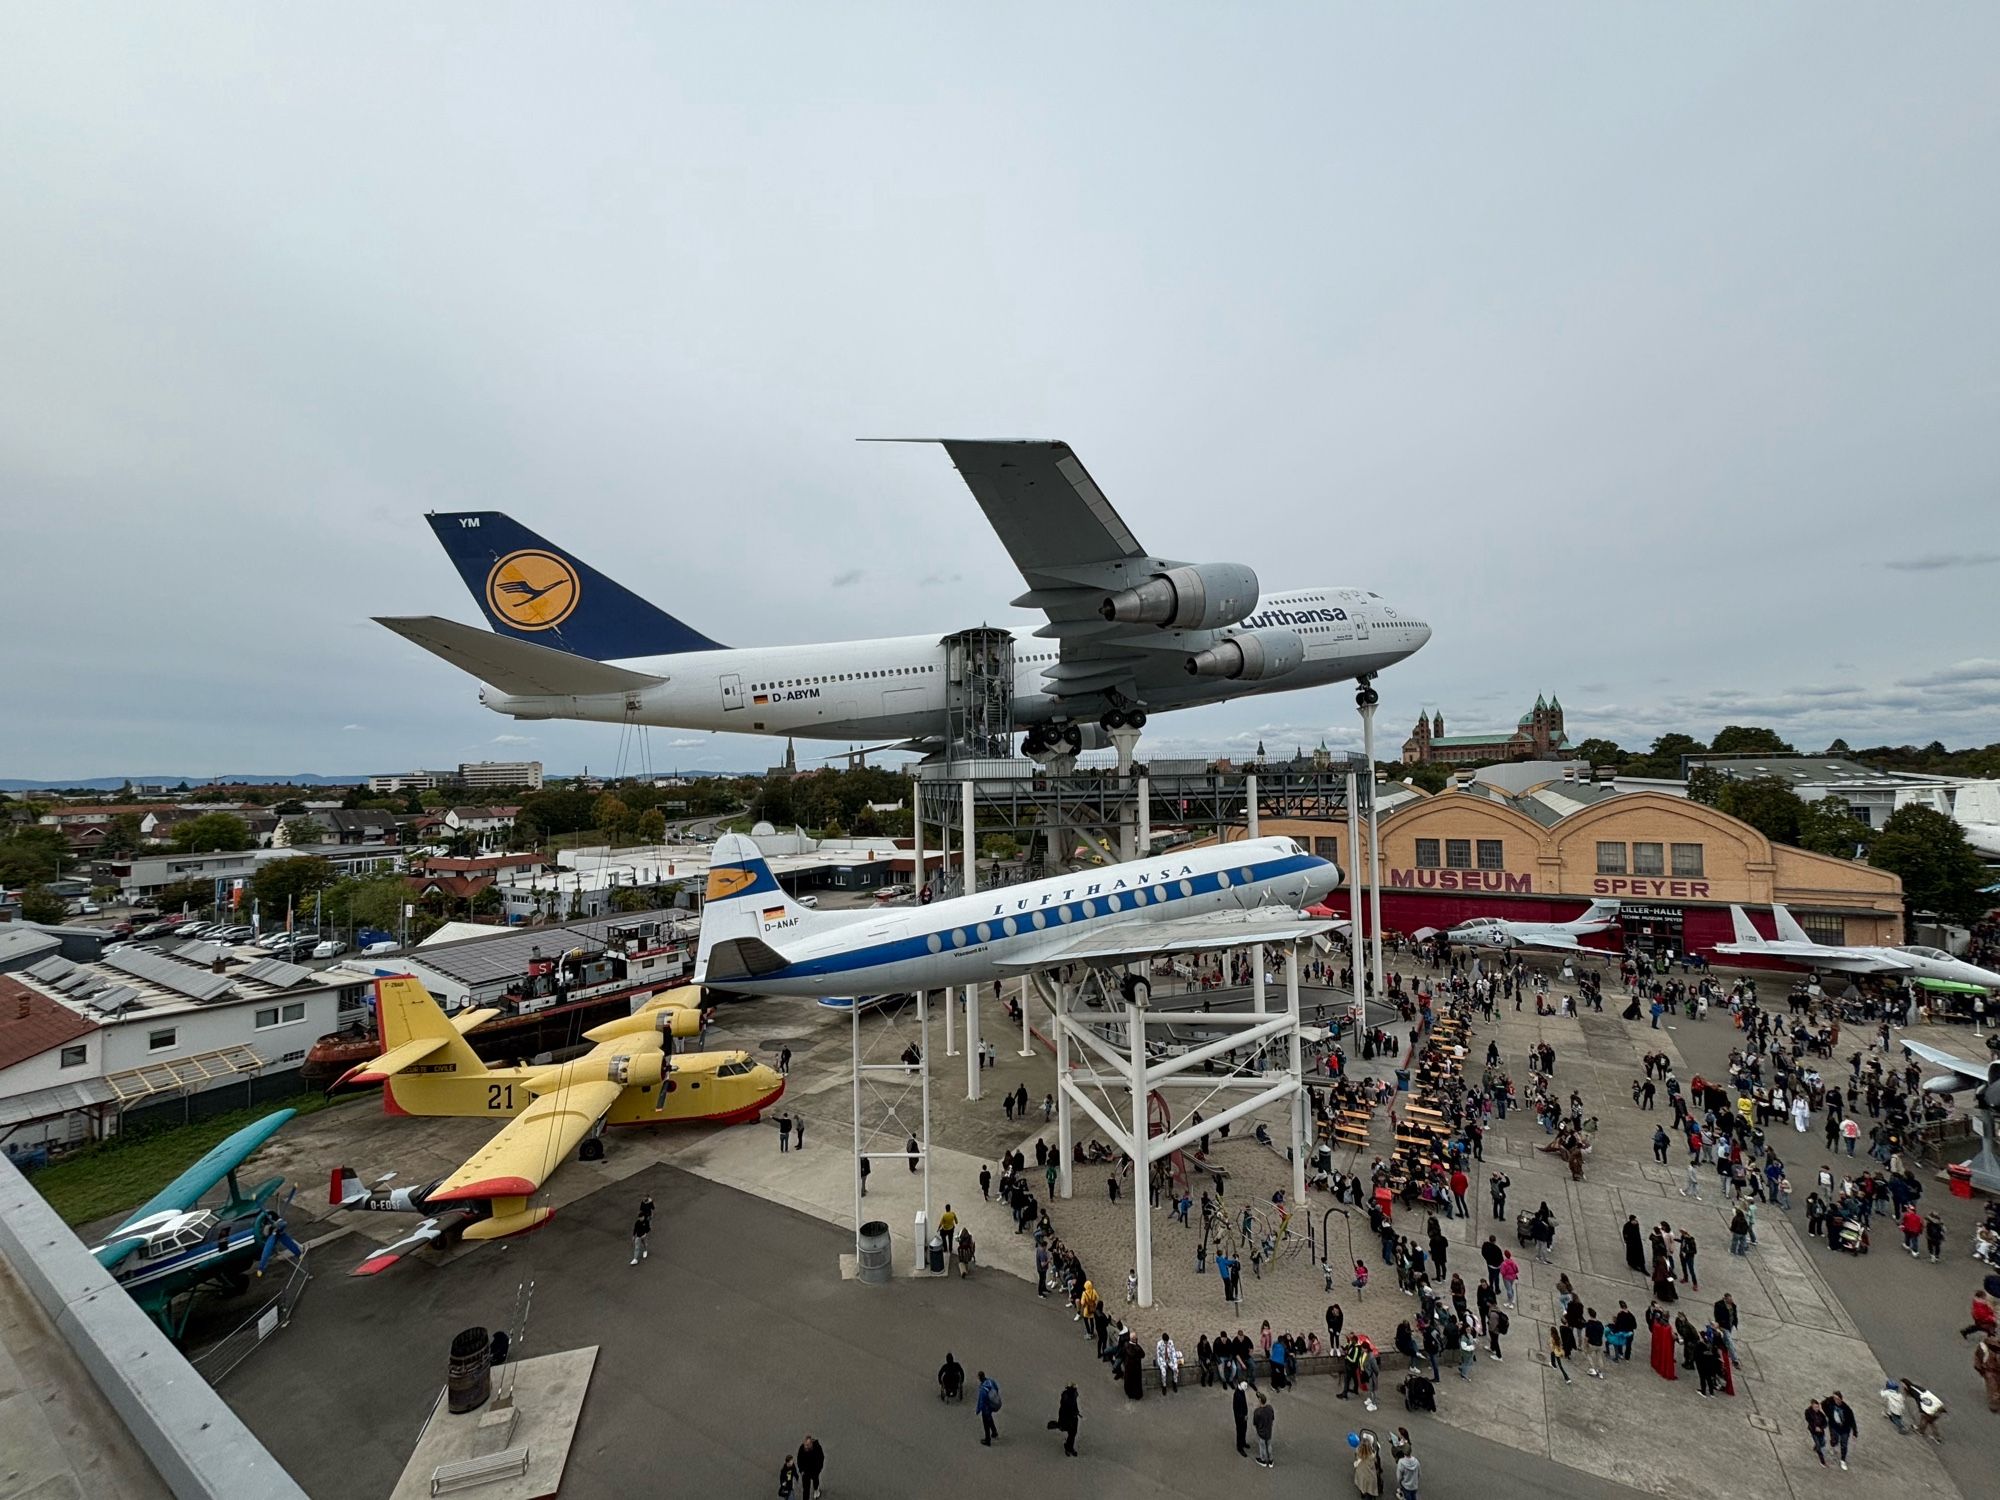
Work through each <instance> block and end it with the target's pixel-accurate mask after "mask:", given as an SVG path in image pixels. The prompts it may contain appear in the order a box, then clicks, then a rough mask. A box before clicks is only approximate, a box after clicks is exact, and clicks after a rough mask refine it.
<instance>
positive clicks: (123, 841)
mask: <svg viewBox="0 0 2000 1500" xmlns="http://www.w3.org/2000/svg"><path fill="white" fill-rule="evenodd" d="M144 823H145V820H144V819H143V818H141V817H140V816H139V815H138V814H137V813H120V814H118V816H117V817H115V818H113V819H112V820H111V828H110V831H109V832H107V833H106V834H105V836H104V842H103V843H102V844H101V845H99V848H100V849H102V850H103V852H104V853H106V854H136V853H137V852H138V850H139V846H140V845H141V844H143V843H144V842H145V841H146V830H145V827H144Z"/></svg>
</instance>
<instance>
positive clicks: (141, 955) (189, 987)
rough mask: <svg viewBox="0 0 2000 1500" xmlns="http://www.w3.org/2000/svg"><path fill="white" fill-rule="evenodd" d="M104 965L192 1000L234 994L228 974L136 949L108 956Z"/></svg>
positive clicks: (233, 987)
mask: <svg viewBox="0 0 2000 1500" xmlns="http://www.w3.org/2000/svg"><path fill="white" fill-rule="evenodd" d="M104 961H105V963H106V964H108V965H110V966H111V967H112V968H114V969H117V970H118V971H120V972H121V973H125V974H131V975H135V976H136V977H138V978H140V979H143V980H145V981H146V982H147V983H149V984H157V985H159V986H161V987H162V988H164V989H169V990H172V991H173V992H174V993H175V994H177V995H185V996H187V997H188V999H190V1000H214V999H218V998H220V997H221V996H223V995H227V994H230V993H233V991H234V989H235V986H234V985H232V984H231V983H230V982H229V977H228V976H227V975H226V974H211V973H209V972H208V971H207V970H206V969H196V968H192V967H190V966H189V965H187V964H182V963H176V962H174V960H173V959H171V958H162V957H161V956H160V955H159V954H157V953H147V952H144V951H143V950H140V949H136V948H126V949H123V950H121V951H119V952H117V953H111V954H107V955H105V959H104Z"/></svg>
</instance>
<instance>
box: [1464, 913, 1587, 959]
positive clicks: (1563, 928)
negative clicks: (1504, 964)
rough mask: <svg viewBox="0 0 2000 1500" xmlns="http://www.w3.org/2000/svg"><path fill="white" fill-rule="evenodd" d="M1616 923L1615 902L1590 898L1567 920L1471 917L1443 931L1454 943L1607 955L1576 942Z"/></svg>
mask: <svg viewBox="0 0 2000 1500" xmlns="http://www.w3.org/2000/svg"><path fill="white" fill-rule="evenodd" d="M1617 925H1618V903H1617V902H1616V901H1593V902H1591V903H1590V907H1589V909H1588V910H1587V911H1585V912H1584V914H1583V915H1582V916H1580V917H1577V918H1574V919H1573V920H1571V921H1568V922H1506V921H1502V920H1501V919H1500V918H1499V917H1474V918H1473V919H1472V920H1471V921H1469V922H1460V923H1459V924H1458V925H1457V926H1456V927H1454V928H1452V929H1451V931H1450V932H1449V933H1447V934H1446V936H1448V937H1449V938H1450V939H1451V940H1452V941H1453V942H1454V943H1462V944H1464V945H1465V946H1467V947H1470V948H1498V949H1500V950H1502V951H1503V952H1504V951H1505V950H1507V949H1509V948H1546V949H1548V950H1549V951H1550V952H1552V953H1595V954H1598V955H1599V956H1601V957H1608V956H1609V955H1607V954H1606V953H1605V950H1604V949H1602V948H1591V947H1588V946H1586V945H1585V944H1583V943H1580V942H1578V941H1577V939H1578V938H1585V937H1589V936H1590V935H1591V934H1592V933H1596V932H1604V931H1607V930H1608V929H1610V928H1612V927H1615V926H1617Z"/></svg>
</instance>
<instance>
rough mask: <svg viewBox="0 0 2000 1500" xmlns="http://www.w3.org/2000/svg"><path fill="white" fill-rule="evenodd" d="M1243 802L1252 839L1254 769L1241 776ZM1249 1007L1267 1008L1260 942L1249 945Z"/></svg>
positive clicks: (1261, 1011) (1246, 830) (1247, 831)
mask: <svg viewBox="0 0 2000 1500" xmlns="http://www.w3.org/2000/svg"><path fill="white" fill-rule="evenodd" d="M1243 802H1244V812H1243V832H1244V836H1245V837H1246V838H1253V839H1254V838H1256V837H1258V836H1259V835H1258V828H1259V827H1260V822H1259V813H1258V807H1257V773H1256V772H1255V771H1252V772H1250V773H1249V774H1248V775H1247V776H1245V777H1244V778H1243ZM1250 1008H1251V1009H1252V1010H1253V1011H1255V1012H1256V1013H1257V1014H1258V1015H1260V1016H1261V1015H1264V1014H1266V1012H1267V1008H1268V1005H1267V1002H1266V1000H1265V998H1264V945H1263V944H1262V943H1252V944H1251V945H1250Z"/></svg>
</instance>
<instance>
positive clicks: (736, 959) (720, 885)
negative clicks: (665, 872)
mask: <svg viewBox="0 0 2000 1500" xmlns="http://www.w3.org/2000/svg"><path fill="white" fill-rule="evenodd" d="M822 922H823V919H821V918H819V917H818V916H816V914H815V913H813V912H810V911H808V910H806V908H804V907H803V906H800V905H799V904H798V903H797V902H796V901H794V900H792V898H791V897H790V896H788V895H786V894H785V889H784V887H783V886H781V885H779V884H778V881H777V877H776V876H774V875H773V874H772V873H771V867H770V866H769V865H768V864H766V863H765V862H764V851H763V850H761V849H759V848H758V847H757V845H756V842H755V841H754V840H752V839H748V838H745V837H744V836H743V835H742V834H740V833H725V834H724V835H723V836H722V837H721V838H719V839H717V840H716V841H715V853H714V855H713V856H712V860H711V863H710V864H709V867H708V887H707V890H706V891H705V892H704V894H703V899H702V908H701V946H700V948H699V949H698V950H697V952H696V955H695V965H694V977H695V982H696V983H697V984H713V985H721V986H725V987H726V986H727V985H728V983H729V982H730V981H731V980H732V979H751V978H755V977H756V976H758V975H760V974H770V973H774V972H776V971H777V970H779V969H782V968H784V967H785V964H786V962H787V960H786V959H785V956H784V955H783V953H781V952H780V951H779V950H778V946H777V945H778V944H781V943H783V942H785V941H786V939H788V938H793V937H797V936H798V935H800V934H802V933H803V932H804V931H805V930H807V929H808V928H810V927H816V926H820V925H822Z"/></svg>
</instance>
